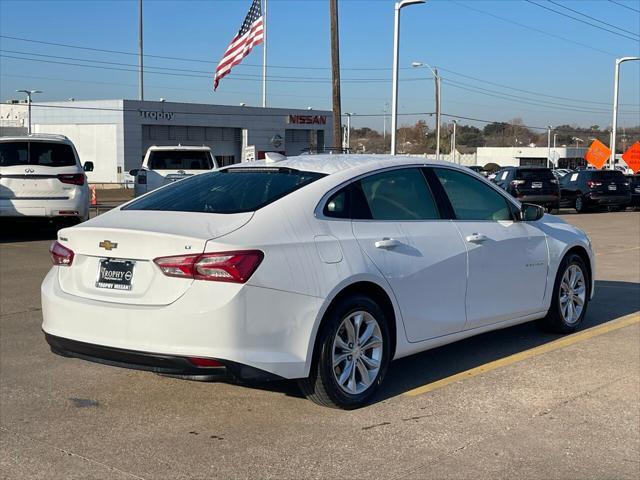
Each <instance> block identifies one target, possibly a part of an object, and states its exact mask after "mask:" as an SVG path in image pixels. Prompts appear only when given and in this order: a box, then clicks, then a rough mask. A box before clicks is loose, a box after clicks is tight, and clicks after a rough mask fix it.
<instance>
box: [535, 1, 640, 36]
mask: <svg viewBox="0 0 640 480" xmlns="http://www.w3.org/2000/svg"><path fill="white" fill-rule="evenodd" d="M547 1H548V2H549V3H553V4H554V5H557V6H558V7H560V8H564V9H565V10H569V11H570V12H573V13H577V14H578V15H582V16H583V17H585V18H589V19H591V20H595V21H596V22H598V23H602V24H603V25H607V26H608V27H611V28H615V29H616V30H620V31H621V32H626V33H630V34H631V35H634V36H636V37H637V36H638V34H637V33H636V32H632V31H631V30H625V29H624V28H621V27H618V26H617V25H612V24H611V23H607V22H605V21H603V20H600V19H599V18H596V17H592V16H591V15H587V14H586V13H582V12H579V11H578V10H574V9H573V8H569V7H567V6H566V5H562V4H561V3H558V2H554V1H553V0H547Z"/></svg>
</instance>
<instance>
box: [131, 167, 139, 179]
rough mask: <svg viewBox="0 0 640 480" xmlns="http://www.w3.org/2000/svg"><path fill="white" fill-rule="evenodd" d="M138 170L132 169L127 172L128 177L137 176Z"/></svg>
mask: <svg viewBox="0 0 640 480" xmlns="http://www.w3.org/2000/svg"><path fill="white" fill-rule="evenodd" d="M139 170H140V169H139V168H134V169H132V170H129V175H131V176H132V177H135V176H136V175H138V171H139Z"/></svg>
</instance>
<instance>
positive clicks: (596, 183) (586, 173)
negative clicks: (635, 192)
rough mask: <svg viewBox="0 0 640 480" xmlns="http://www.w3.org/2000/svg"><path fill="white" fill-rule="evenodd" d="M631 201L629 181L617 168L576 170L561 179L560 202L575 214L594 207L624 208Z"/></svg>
mask: <svg viewBox="0 0 640 480" xmlns="http://www.w3.org/2000/svg"><path fill="white" fill-rule="evenodd" d="M630 203H631V190H630V188H629V180H627V178H626V177H625V176H624V175H623V174H622V172H620V171H618V170H578V171H577V172H573V173H571V174H569V175H565V176H564V177H562V179H561V180H560V205H561V206H563V207H574V208H575V209H576V211H577V212H578V213H582V212H586V211H588V210H589V209H591V208H595V207H608V208H609V209H610V210H623V209H624V208H625V207H626V206H627V205H629V204H630Z"/></svg>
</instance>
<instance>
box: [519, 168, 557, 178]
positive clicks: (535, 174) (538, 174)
mask: <svg viewBox="0 0 640 480" xmlns="http://www.w3.org/2000/svg"><path fill="white" fill-rule="evenodd" d="M516 179H517V180H527V181H534V180H554V179H555V177H554V176H553V172H552V171H551V169H549V168H527V169H522V168H521V169H519V170H517V171H516Z"/></svg>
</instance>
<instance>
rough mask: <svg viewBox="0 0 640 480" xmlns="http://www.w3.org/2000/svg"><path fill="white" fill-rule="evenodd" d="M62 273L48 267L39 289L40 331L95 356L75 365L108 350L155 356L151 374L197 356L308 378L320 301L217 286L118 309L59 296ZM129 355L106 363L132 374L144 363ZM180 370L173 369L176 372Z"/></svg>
mask: <svg viewBox="0 0 640 480" xmlns="http://www.w3.org/2000/svg"><path fill="white" fill-rule="evenodd" d="M59 268H66V267H53V268H52V269H51V271H50V272H49V274H48V275H47V276H46V277H45V280H44V281H43V283H42V287H41V297H42V317H43V322H42V329H43V331H44V332H45V334H47V335H49V336H52V337H59V338H61V339H66V340H68V341H74V342H77V343H76V345H77V344H88V345H91V346H93V347H92V348H94V349H99V352H98V354H97V355H96V354H92V353H91V352H88V353H87V352H86V351H85V352H84V353H83V352H82V351H80V352H77V353H79V355H84V357H80V358H85V357H91V358H86V359H88V360H90V359H100V358H103V359H104V357H105V355H104V352H105V351H107V350H109V351H117V352H121V351H123V352H134V353H136V354H139V355H147V354H145V353H144V352H152V353H151V354H149V355H151V357H149V356H148V355H147V356H146V357H145V358H151V359H154V363H153V364H152V365H150V366H151V367H152V368H151V369H152V370H153V368H156V369H157V368H163V367H162V365H160V364H158V363H157V362H155V360H157V359H158V358H170V359H171V362H170V363H172V364H175V358H176V357H179V358H182V359H184V358H187V357H198V358H208V359H215V360H219V361H220V362H221V363H223V364H225V365H236V364H237V365H240V366H248V367H252V368H253V369H257V370H261V371H264V372H268V373H271V374H274V375H277V376H280V377H283V378H302V377H305V376H307V375H308V371H309V365H310V363H311V354H312V350H313V342H312V340H311V339H312V337H313V335H314V332H315V328H316V321H317V318H318V316H319V311H320V309H321V306H322V303H323V302H322V299H320V298H316V297H312V296H308V295H300V294H296V293H290V292H283V291H280V290H272V289H268V288H262V287H254V286H250V285H246V284H245V285H243V286H241V288H239V289H238V288H236V289H227V290H225V289H222V288H221V289H217V288H216V287H217V286H218V285H219V284H216V283H215V282H204V281H197V282H194V284H193V285H192V287H190V288H189V289H188V290H187V291H186V292H185V293H184V294H183V295H182V296H181V297H180V298H178V299H177V300H176V301H174V302H173V303H170V304H168V305H163V306H148V305H136V304H120V303H113V302H107V301H97V300H91V299H87V298H83V297H79V296H76V295H70V294H68V293H65V292H63V291H62V290H61V288H60V284H59V281H58V271H57V270H58V269H59ZM64 350H67V351H71V352H73V351H74V350H73V349H66V348H61V349H60V351H64ZM94 353H95V352H94ZM79 355H73V356H79ZM128 356H129V354H127V355H125V357H127V358H124V359H118V358H117V356H116V358H112V356H111V355H109V357H107V358H106V360H108V361H112V362H117V363H122V364H126V365H120V366H129V368H141V367H144V366H145V362H143V361H142V357H140V358H138V357H136V358H134V359H133V361H130V359H128ZM96 361H97V360H96ZM163 362H165V360H162V362H160V363H163ZM102 363H107V362H102ZM178 363H179V364H180V365H183V364H182V361H179V362H178ZM180 365H178V366H177V367H176V365H173V366H172V367H170V368H171V369H173V370H177V371H180V370H181V369H182V368H183V366H184V365H183V366H182V367H181V366H180ZM142 369H149V368H142ZM232 370H233V369H232ZM153 371H157V370H153ZM176 374H180V375H185V374H186V373H184V372H182V373H176ZM239 376H246V375H239Z"/></svg>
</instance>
